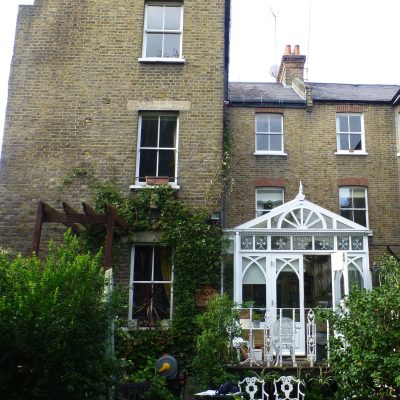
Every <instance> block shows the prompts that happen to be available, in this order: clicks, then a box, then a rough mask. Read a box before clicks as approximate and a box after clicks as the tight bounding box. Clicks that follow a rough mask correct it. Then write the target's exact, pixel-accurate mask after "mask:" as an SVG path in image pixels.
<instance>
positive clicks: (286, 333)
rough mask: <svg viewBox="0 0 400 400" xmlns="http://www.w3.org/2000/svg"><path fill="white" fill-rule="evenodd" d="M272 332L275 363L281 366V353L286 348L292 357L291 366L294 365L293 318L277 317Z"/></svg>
mask: <svg viewBox="0 0 400 400" xmlns="http://www.w3.org/2000/svg"><path fill="white" fill-rule="evenodd" d="M273 333H274V337H273V342H272V345H273V347H274V348H275V351H276V361H275V365H278V366H280V367H281V366H282V353H283V350H285V349H287V350H289V352H290V355H291V357H292V363H293V366H294V367H296V366H297V364H296V359H295V341H294V324H293V320H292V319H291V318H287V317H282V318H278V319H277V320H276V321H275V323H274V327H273Z"/></svg>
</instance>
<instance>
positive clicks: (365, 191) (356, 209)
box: [339, 186, 369, 228]
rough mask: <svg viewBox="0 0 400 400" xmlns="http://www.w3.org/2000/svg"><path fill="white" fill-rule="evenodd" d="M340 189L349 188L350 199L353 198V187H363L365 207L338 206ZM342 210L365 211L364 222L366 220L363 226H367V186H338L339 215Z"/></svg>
mask: <svg viewBox="0 0 400 400" xmlns="http://www.w3.org/2000/svg"><path fill="white" fill-rule="evenodd" d="M341 189H350V190H351V198H352V199H354V196H353V189H363V190H364V198H365V208H356V207H352V208H342V207H341V206H340V190H341ZM352 201H353V200H352ZM342 210H344V211H365V222H366V224H365V227H366V228H368V227H369V221H368V188H367V187H365V186H341V187H340V188H339V215H341V216H342ZM344 218H345V217H344ZM350 221H353V222H355V223H358V222H356V221H354V219H350Z"/></svg>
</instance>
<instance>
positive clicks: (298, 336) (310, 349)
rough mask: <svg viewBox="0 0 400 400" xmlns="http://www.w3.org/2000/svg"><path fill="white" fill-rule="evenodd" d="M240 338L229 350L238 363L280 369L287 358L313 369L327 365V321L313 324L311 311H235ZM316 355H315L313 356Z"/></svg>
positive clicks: (313, 314) (257, 309) (291, 309)
mask: <svg viewBox="0 0 400 400" xmlns="http://www.w3.org/2000/svg"><path fill="white" fill-rule="evenodd" d="M238 316H239V321H240V324H241V328H242V329H241V332H242V335H241V337H235V338H232V347H233V348H234V349H235V351H236V354H237V359H238V362H240V363H241V364H248V365H249V366H250V367H251V366H253V365H264V366H267V367H270V366H282V363H283V360H284V358H286V357H287V356H288V355H289V356H290V358H291V364H292V365H293V366H294V367H296V366H297V361H298V359H300V358H301V359H302V361H303V362H305V363H308V364H309V366H310V367H313V366H314V363H315V362H316V361H318V362H322V361H327V362H329V335H330V333H329V321H327V320H326V321H324V322H319V321H318V322H317V321H316V318H315V312H314V309H312V308H239V309H238ZM317 353H318V354H317Z"/></svg>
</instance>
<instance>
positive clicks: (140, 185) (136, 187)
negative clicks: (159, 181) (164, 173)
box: [129, 183, 181, 190]
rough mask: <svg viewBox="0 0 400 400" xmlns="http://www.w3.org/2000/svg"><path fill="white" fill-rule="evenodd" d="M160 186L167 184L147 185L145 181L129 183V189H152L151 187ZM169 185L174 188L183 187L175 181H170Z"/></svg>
mask: <svg viewBox="0 0 400 400" xmlns="http://www.w3.org/2000/svg"><path fill="white" fill-rule="evenodd" d="M158 186H166V185H146V184H145V183H143V184H140V183H136V184H134V185H129V189H149V188H150V189H151V188H155V187H158ZM168 186H169V187H170V188H172V189H176V190H179V189H180V188H181V187H180V186H178V185H176V184H175V183H169V184H168Z"/></svg>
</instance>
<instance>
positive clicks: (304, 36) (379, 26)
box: [0, 0, 400, 140]
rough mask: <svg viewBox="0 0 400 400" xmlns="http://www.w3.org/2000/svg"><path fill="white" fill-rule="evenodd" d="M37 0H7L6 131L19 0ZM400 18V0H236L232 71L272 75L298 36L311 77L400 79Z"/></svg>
mask: <svg viewBox="0 0 400 400" xmlns="http://www.w3.org/2000/svg"><path fill="white" fill-rule="evenodd" d="M110 1H112V0H110ZM203 1H206V0H203ZM33 2H34V1H33V0H0V56H1V58H0V133H1V132H3V123H4V113H5V108H6V102H7V84H8V74H9V70H10V61H11V54H12V48H13V40H14V32H15V21H16V15H17V9H18V4H33ZM274 15H275V17H274ZM399 18H400V0H379V1H372V0H371V1H369V0H232V24H231V27H232V31H231V59H230V66H231V68H230V79H231V80H232V81H259V82H262V81H273V80H274V78H272V77H271V76H270V73H269V71H270V68H271V66H272V65H274V64H279V62H280V59H281V56H282V54H283V51H284V49H285V46H286V45H287V44H290V45H292V47H293V46H294V45H295V44H298V45H300V52H301V54H305V55H306V56H307V63H306V67H308V80H309V81H311V82H337V83H385V84H400V48H399V22H398V21H399ZM275 22H276V25H275ZM275 26H276V29H275ZM275 32H276V33H275ZM0 140H1V135H0Z"/></svg>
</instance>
